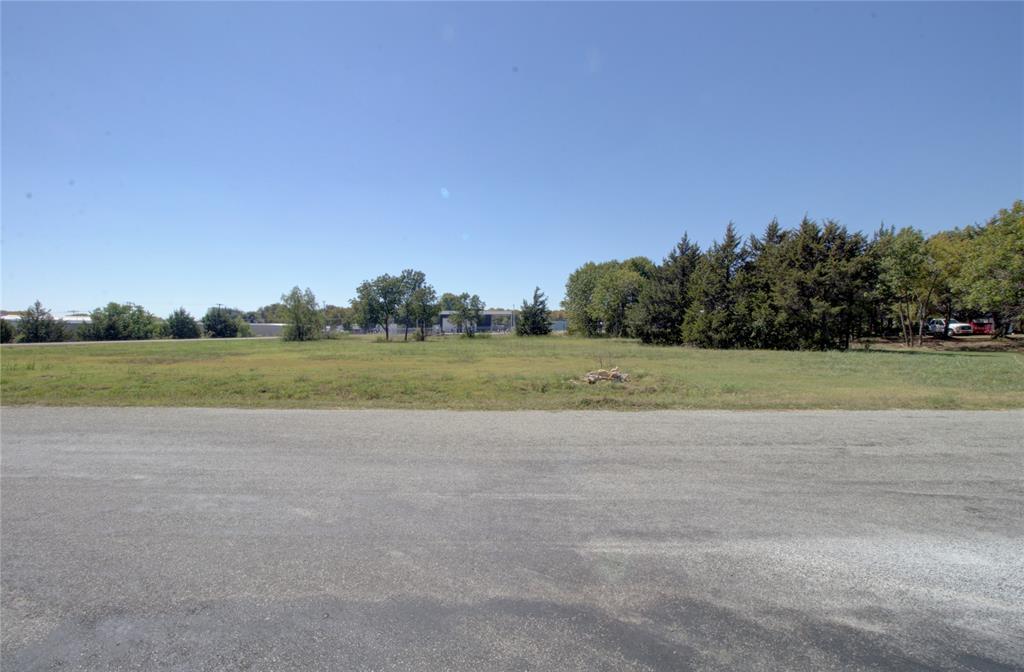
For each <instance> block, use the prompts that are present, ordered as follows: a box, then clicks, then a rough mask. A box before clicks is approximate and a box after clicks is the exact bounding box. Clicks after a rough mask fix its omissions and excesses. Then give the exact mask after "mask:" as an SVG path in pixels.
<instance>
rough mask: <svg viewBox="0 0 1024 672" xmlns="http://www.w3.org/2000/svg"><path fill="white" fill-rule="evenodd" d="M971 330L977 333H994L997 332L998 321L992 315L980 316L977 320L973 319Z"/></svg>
mask: <svg viewBox="0 0 1024 672" xmlns="http://www.w3.org/2000/svg"><path fill="white" fill-rule="evenodd" d="M971 331H972V332H974V333H975V334H994V333H996V321H995V320H993V319H992V318H991V317H979V318H978V319H976V320H971Z"/></svg>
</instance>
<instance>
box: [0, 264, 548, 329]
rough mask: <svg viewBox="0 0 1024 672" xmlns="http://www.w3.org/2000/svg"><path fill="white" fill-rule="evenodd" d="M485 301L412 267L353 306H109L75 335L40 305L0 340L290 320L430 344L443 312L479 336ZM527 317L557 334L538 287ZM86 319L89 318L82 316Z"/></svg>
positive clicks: (290, 299) (285, 297)
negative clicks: (200, 311)
mask: <svg viewBox="0 0 1024 672" xmlns="http://www.w3.org/2000/svg"><path fill="white" fill-rule="evenodd" d="M484 308H485V304H484V302H483V301H482V300H481V299H480V297H479V296H477V295H476V294H472V295H471V294H469V293H468V292H463V293H462V294H452V293H448V292H446V293H444V294H442V295H441V296H440V297H438V296H437V292H436V291H435V290H434V288H433V286H431V285H429V284H428V283H427V282H426V275H425V274H424V273H423V272H422V271H416V270H411V269H409V270H405V271H402V273H401V274H399V275H397V276H392V275H389V274H384V275H380V276H378V277H377V278H375V279H373V280H367V281H365V282H363V283H362V284H360V285H359V287H358V288H357V290H356V297H355V298H353V299H352V300H351V302H350V305H349V306H348V307H343V306H335V305H331V304H326V305H323V306H321V305H320V304H319V303H318V302H317V299H316V295H315V294H314V293H313V291H312V290H311V289H309V288H306V289H305V290H303V289H300V288H299V287H297V286H296V287H293V288H292V289H291V290H290V291H289V292H287V293H285V294H282V295H281V300H280V302H278V303H273V304H269V305H267V306H261V307H260V308H258V309H257V310H255V311H246V312H243V311H241V310H239V309H237V308H227V307H224V306H215V307H212V308H210V309H209V310H207V311H206V314H205V315H203V317H202V318H200V319H196V318H195V317H193V316H192V315H191V314H190V313H189V312H188V311H187V310H185V309H184V308H179V309H177V310H175V311H173V312H172V313H171V314H170V315H168V316H167V317H166V318H160V317H158V316H156V315H154V314H153V313H151V312H149V311H148V310H146V309H145V308H143V307H142V306H140V305H137V304H134V303H114V302H111V303H108V304H107V305H106V306H102V307H100V308H96V309H95V310H93V311H91V312H90V313H88V314H87V316H88V318H89V320H88V321H86V322H83V323H82V324H80V325H78V326H77V329H75V330H74V332H73V333H72V331H71V330H70V329H69V327H68V325H67V324H65V322H64V321H63V320H60V319H56V318H54V317H53V314H52V313H51V311H49V310H47V309H46V308H44V307H43V305H42V303H40V302H39V301H36V302H35V303H34V304H33V305H32V306H29V307H28V308H27V309H26V310H24V311H22V312H21V313H20V314H19V315H18V320H17V321H16V322H14V321H9V320H3V319H0V342H3V343H10V342H12V341H15V340H17V341H19V342H22V343H54V342H60V341H64V340H68V339H69V338H71V337H74V338H75V339H77V340H84V341H124V340H144V339H152V338H178V339H182V338H200V337H204V336H205V337H209V338H236V337H246V336H252V335H253V330H252V327H251V325H252V324H255V323H268V322H270V323H282V324H284V325H285V326H284V331H283V333H282V338H284V340H289V341H310V340H317V339H320V338H323V337H325V336H327V335H329V334H330V333H332V332H333V331H336V330H338V329H342V330H350V329H352V328H353V327H355V326H359V327H360V328H362V329H364V330H366V331H370V330H373V329H376V328H378V327H379V328H381V329H383V331H384V335H385V339H386V340H390V336H391V333H390V331H391V327H392V325H398V326H399V327H401V328H404V332H405V333H404V338H405V339H406V340H408V338H409V333H410V331H412V332H413V334H414V338H416V339H417V340H425V339H426V338H427V335H428V329H429V330H432V328H433V324H434V323H435V320H437V319H438V316H439V315H440V313H441V312H442V311H449V313H450V315H449V319H450V321H451V323H452V324H453V325H455V326H456V328H457V329H458V330H459V331H460V332H461V333H462V334H463V335H465V336H473V335H474V334H475V333H476V329H477V324H478V323H479V321H480V317H481V315H482V313H483V311H484ZM521 313H522V315H523V316H524V319H522V320H519V321H517V324H516V332H517V333H518V334H520V335H524V336H525V335H539V334H547V333H549V332H550V325H549V321H550V311H549V310H548V308H547V299H546V297H545V296H544V294H543V293H542V292H541V291H540V289H539V288H538V289H536V290H535V291H534V294H533V300H532V301H530V302H528V301H526V300H525V299H524V300H523V309H522V311H521ZM82 316H83V317H84V316H86V315H85V314H83V315H82Z"/></svg>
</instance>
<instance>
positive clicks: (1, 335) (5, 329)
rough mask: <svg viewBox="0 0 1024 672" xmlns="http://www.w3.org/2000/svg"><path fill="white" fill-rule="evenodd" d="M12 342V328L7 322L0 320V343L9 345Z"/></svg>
mask: <svg viewBox="0 0 1024 672" xmlns="http://www.w3.org/2000/svg"><path fill="white" fill-rule="evenodd" d="M13 340H14V327H13V326H12V325H11V323H10V322H8V321H7V320H3V319H0V343H10V342H11V341H13Z"/></svg>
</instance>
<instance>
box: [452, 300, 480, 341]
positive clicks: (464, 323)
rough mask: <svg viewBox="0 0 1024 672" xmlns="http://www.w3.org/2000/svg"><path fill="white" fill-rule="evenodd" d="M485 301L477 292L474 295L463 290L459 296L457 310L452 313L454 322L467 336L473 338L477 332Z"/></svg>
mask: <svg viewBox="0 0 1024 672" xmlns="http://www.w3.org/2000/svg"><path fill="white" fill-rule="evenodd" d="M484 307H485V306H484V302H483V301H481V300H480V297H479V296H477V295H476V294H473V295H472V296H470V295H469V293H467V292H463V293H462V294H460V295H459V296H458V303H457V304H456V306H455V312H454V313H452V316H451V320H452V324H454V325H455V326H456V327H458V329H459V331H461V332H462V333H463V334H465V335H466V336H469V337H470V338H472V337H473V336H474V335H475V334H476V327H477V324H479V323H480V316H481V314H482V313H483V311H484Z"/></svg>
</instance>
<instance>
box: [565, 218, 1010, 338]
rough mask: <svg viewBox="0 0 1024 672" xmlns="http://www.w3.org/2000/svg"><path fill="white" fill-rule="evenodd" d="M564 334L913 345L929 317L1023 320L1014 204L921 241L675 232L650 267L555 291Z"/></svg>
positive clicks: (602, 266)
mask: <svg viewBox="0 0 1024 672" xmlns="http://www.w3.org/2000/svg"><path fill="white" fill-rule="evenodd" d="M563 307H564V308H565V310H566V312H567V314H568V320H569V330H570V331H571V332H573V333H576V334H581V335H585V336H596V335H601V334H604V335H610V336H633V337H637V338H639V339H641V340H642V341H644V342H645V343H663V344H673V343H688V344H691V345H696V346H699V347H707V348H769V349H784V350H795V349H809V350H827V349H842V348H846V347H849V344H850V341H851V339H853V338H856V337H858V336H861V335H866V334H885V335H889V334H895V335H899V336H900V337H901V338H902V339H903V341H904V342H905V343H907V344H908V345H912V344H914V343H918V344H920V342H921V339H922V338H923V334H924V333H925V332H926V327H925V321H926V320H927V319H928V317H929V316H930V315H935V314H936V313H938V314H941V315H942V316H943V317H945V318H946V319H947V322H948V321H949V320H950V319H952V318H954V317H959V318H961V319H968V318H970V317H972V316H992V317H994V318H995V319H996V322H997V324H998V325H999V333H1005V330H1006V328H1007V327H1008V326H1009V325H1010V324H1012V323H1013V322H1015V321H1019V320H1021V319H1022V316H1024V202H1021V201H1018V202H1016V203H1015V204H1014V205H1013V207H1012V208H1010V209H1008V210H1002V211H1000V212H999V213H998V214H997V215H996V216H995V217H993V218H992V219H991V220H989V222H987V223H986V224H985V225H983V226H976V227H967V228H965V229H962V230H961V229H956V230H953V231H945V232H941V233H938V234H936V235H934V236H932V237H931V238H926V237H925V236H924V235H923V234H922V233H921V232H920V231H918V230H916V229H912V228H903V229H900V230H898V231H897V230H895V229H892V228H889V229H886V228H882V229H880V230H879V231H878V232H876V233H875V234H874V236H873V237H871V238H870V239H869V238H868V237H867V236H865V235H864V234H862V233H859V232H851V231H849V230H847V228H846V227H845V226H842V225H840V224H838V223H837V222H835V221H831V220H826V221H825V222H823V223H820V224H819V223H818V222H815V221H812V220H810V219H807V218H805V219H804V220H803V221H802V222H800V224H799V226H797V227H796V228H794V229H791V230H785V229H783V228H782V227H781V226H780V225H779V223H778V222H777V221H772V222H771V223H770V224H769V225H768V226H767V227H766V229H765V231H764V233H763V234H762V235H761V236H751V237H750V238H749V239H748V240H746V241H744V240H741V239H740V237H739V235H738V234H737V232H736V230H735V227H734V226H733V225H732V224H729V226H727V227H726V230H725V234H724V235H723V237H722V239H721V240H720V241H716V242H714V243H713V244H712V245H711V247H710V248H708V249H707V250H706V251H704V252H701V251H700V249H699V248H698V247H697V246H696V245H694V244H692V243H691V242H690V241H689V239H688V238H687V237H686V236H685V235H684V236H683V238H682V240H681V241H680V242H679V243H678V244H677V245H676V247H675V248H673V249H672V250H671V251H670V252H669V254H668V256H666V257H665V259H664V260H663V261H662V263H661V264H659V265H654V264H651V262H649V261H648V260H646V259H644V258H642V257H637V258H633V259H629V260H626V261H624V262H618V261H606V262H601V263H595V262H588V263H586V264H584V265H583V266H581V267H579V268H578V269H576V270H575V271H574V272H573V273H572V275H570V276H569V280H568V282H567V283H566V289H565V300H564V301H563Z"/></svg>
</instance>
